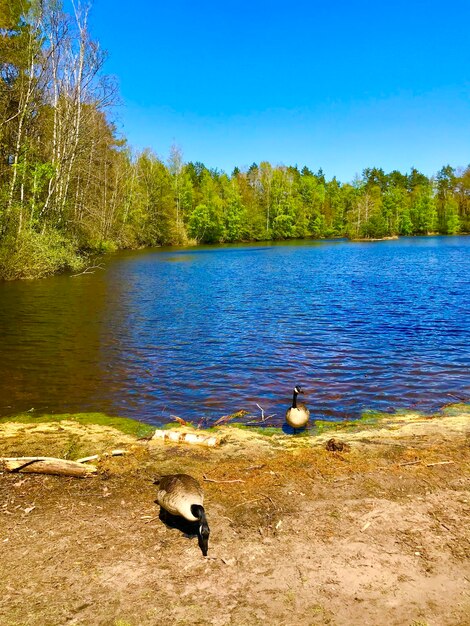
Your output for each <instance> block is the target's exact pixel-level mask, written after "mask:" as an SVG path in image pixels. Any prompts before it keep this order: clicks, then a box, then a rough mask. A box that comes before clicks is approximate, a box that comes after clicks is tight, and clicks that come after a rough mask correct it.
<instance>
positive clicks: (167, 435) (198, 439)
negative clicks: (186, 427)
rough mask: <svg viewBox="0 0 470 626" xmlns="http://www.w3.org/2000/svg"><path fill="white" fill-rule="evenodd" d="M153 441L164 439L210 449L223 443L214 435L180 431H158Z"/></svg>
mask: <svg viewBox="0 0 470 626" xmlns="http://www.w3.org/2000/svg"><path fill="white" fill-rule="evenodd" d="M152 439H163V440H168V441H172V442H174V443H190V444H197V445H202V446H209V447H210V448H212V447H214V446H218V445H220V443H221V439H220V437H215V436H214V435H199V434H196V433H191V432H180V431H178V430H160V429H158V430H156V431H155V434H154V435H153V437H152Z"/></svg>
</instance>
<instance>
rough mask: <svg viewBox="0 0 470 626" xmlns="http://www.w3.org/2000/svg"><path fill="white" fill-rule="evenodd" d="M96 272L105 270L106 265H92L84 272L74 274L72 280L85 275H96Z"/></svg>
mask: <svg viewBox="0 0 470 626" xmlns="http://www.w3.org/2000/svg"><path fill="white" fill-rule="evenodd" d="M94 270H104V265H103V264H102V263H99V264H98V265H90V266H89V267H86V268H85V269H84V270H83V272H79V273H78V274H72V278H75V276H83V274H94V273H95V271H94Z"/></svg>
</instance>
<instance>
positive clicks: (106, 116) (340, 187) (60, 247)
mask: <svg viewBox="0 0 470 626" xmlns="http://www.w3.org/2000/svg"><path fill="white" fill-rule="evenodd" d="M104 61H105V54H104V53H103V51H102V50H101V48H100V46H99V44H98V42H97V41H95V40H93V38H92V37H91V36H90V33H89V30H88V10H87V9H85V8H83V7H80V6H78V5H75V8H74V12H73V14H72V15H68V14H66V13H65V12H64V11H63V9H62V7H61V4H60V2H59V0H0V278H3V279H9V278H20V277H36V276H43V275H47V274H50V273H54V272H57V271H61V270H65V269H68V270H77V271H79V270H80V268H81V267H83V264H84V262H85V259H86V258H88V257H89V255H90V254H92V253H100V252H104V251H107V250H113V249H117V248H135V247H141V246H155V245H174V244H183V245H185V244H189V243H217V242H235V241H253V240H273V239H288V238H293V237H301V238H302V237H314V238H323V237H349V238H351V239H360V238H383V237H392V236H397V235H423V234H431V233H443V234H455V233H459V232H467V233H468V232H470V166H469V167H467V168H461V169H455V168H453V167H451V166H450V165H446V166H444V167H442V169H441V170H440V171H439V172H438V173H437V174H436V175H435V176H432V177H430V178H429V177H426V176H425V175H424V174H422V173H420V172H419V171H418V170H417V169H415V168H411V171H410V173H408V174H403V173H401V172H399V171H392V172H390V173H385V172H384V171H383V169H380V168H375V167H374V168H368V169H365V170H364V171H363V172H362V175H361V176H357V177H356V178H355V180H354V181H352V182H349V183H341V182H340V181H338V180H337V179H336V178H333V179H331V180H327V179H326V178H325V176H324V174H323V172H322V170H321V169H319V170H318V171H316V172H313V171H311V170H310V169H309V168H307V167H303V168H302V169H300V168H298V167H297V166H284V165H272V164H270V163H268V162H261V163H259V164H256V163H253V165H251V166H250V167H248V168H244V169H243V170H242V169H239V168H235V169H234V171H233V172H232V173H231V174H227V173H225V172H223V171H219V170H216V169H209V168H207V167H205V166H204V164H202V163H197V162H195V163H192V162H190V163H185V162H184V160H183V156H182V153H181V151H180V150H179V149H178V148H177V147H173V148H172V149H171V151H170V155H169V157H168V158H167V159H162V158H160V157H159V156H157V154H155V153H154V152H152V151H151V150H144V151H142V152H141V153H139V154H135V153H133V151H132V150H131V148H130V147H129V146H128V144H127V142H126V140H125V139H124V138H122V137H119V136H118V134H117V132H116V128H115V126H114V125H113V122H112V118H111V112H112V107H113V105H114V104H115V103H116V98H117V97H118V96H117V90H116V87H115V85H114V83H113V81H112V80H110V79H109V78H108V77H106V76H105V75H104V74H103V72H102V70H103V64H104Z"/></svg>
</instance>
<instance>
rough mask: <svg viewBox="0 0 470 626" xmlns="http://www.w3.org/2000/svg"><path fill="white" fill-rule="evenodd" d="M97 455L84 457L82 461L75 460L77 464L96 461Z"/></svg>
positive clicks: (98, 456)
mask: <svg viewBox="0 0 470 626" xmlns="http://www.w3.org/2000/svg"><path fill="white" fill-rule="evenodd" d="M99 458H100V455H99V454H93V455H92V456H84V457H83V459H77V463H88V461H96V459H99Z"/></svg>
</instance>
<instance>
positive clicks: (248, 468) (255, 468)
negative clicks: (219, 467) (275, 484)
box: [243, 463, 266, 472]
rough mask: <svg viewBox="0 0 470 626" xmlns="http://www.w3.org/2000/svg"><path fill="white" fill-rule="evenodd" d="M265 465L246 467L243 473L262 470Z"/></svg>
mask: <svg viewBox="0 0 470 626" xmlns="http://www.w3.org/2000/svg"><path fill="white" fill-rule="evenodd" d="M265 465H266V464H265V463H262V464H261V465H251V466H250V467H244V468H243V471H245V472H250V471H251V470H257V469H262V468H263V467H265Z"/></svg>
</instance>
